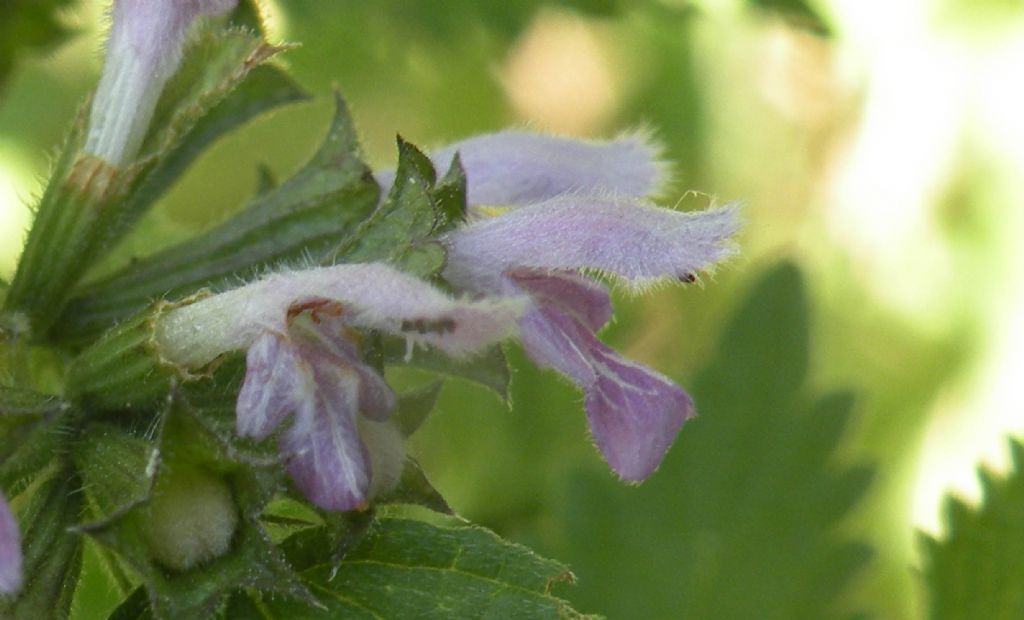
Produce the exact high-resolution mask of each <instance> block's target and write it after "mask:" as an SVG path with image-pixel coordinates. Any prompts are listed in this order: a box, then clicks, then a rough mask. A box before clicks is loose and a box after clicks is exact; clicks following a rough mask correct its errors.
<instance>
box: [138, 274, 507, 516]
mask: <svg viewBox="0 0 1024 620" xmlns="http://www.w3.org/2000/svg"><path fill="white" fill-rule="evenodd" d="M523 310H524V301H523V300H522V299H516V298H502V299H483V300H477V301H469V300H458V299H453V298H451V297H449V296H448V295H446V294H444V293H442V292H441V291H439V290H437V289H435V288H434V287H432V286H430V285H428V284H426V283H425V282H423V281H421V280H419V279H417V278H415V277H413V276H410V275H408V274H405V273H402V272H400V271H397V270H395V269H393V268H391V267H388V266H386V265H383V264H357V265H337V266H334V267H323V268H316V269H308V270H302V271H293V272H287V273H280V274H274V275H271V276H268V277H266V278H263V279H261V280H259V281H257V282H254V283H252V284H249V285H246V286H243V287H240V288H237V289H234V290H231V291H227V292H225V293H221V294H218V295H214V296H212V297H209V298H207V299H203V300H200V301H197V302H195V303H192V304H189V305H185V306H182V307H180V308H176V309H174V310H171V311H169V312H168V313H167V314H165V315H164V316H163V317H161V318H160V320H159V323H158V326H157V343H158V345H159V348H160V353H161V354H162V355H163V356H164V357H165V358H167V359H168V360H169V361H171V362H173V363H176V364H179V365H182V366H184V367H186V368H200V367H202V366H204V365H206V364H207V363H209V362H210V361H212V360H213V359H215V358H216V357H217V356H219V355H220V354H222V353H224V352H225V351H233V350H247V351H248V352H247V356H246V376H245V382H244V384H243V386H242V390H241V392H240V393H239V395H238V403H237V410H236V414H237V431H238V434H239V435H242V436H246V437H253V438H256V439H264V438H266V437H268V436H269V435H270V434H271V433H273V432H274V431H275V430H276V429H277V428H278V427H279V426H280V425H281V424H282V422H284V420H285V419H286V418H287V417H288V416H289V415H291V416H292V417H293V421H292V423H291V426H289V427H288V428H287V429H285V430H284V432H283V433H282V435H281V437H280V441H279V447H280V450H281V451H282V453H283V454H284V455H286V456H287V457H288V458H289V464H288V471H289V473H290V474H291V476H292V479H293V480H294V481H295V484H296V486H298V487H299V489H301V490H302V491H303V493H305V495H306V496H307V497H308V498H309V499H310V500H311V501H313V502H314V503H315V504H317V505H318V506H320V507H322V508H324V509H327V510H352V509H355V508H359V507H361V506H362V505H364V504H365V503H366V502H367V501H368V500H369V499H370V498H372V497H373V496H374V495H375V494H377V493H379V492H380V491H382V490H387V488H386V487H388V485H389V484H391V485H393V483H394V482H396V481H397V475H398V473H400V467H401V465H402V463H403V461H404V453H403V452H402V449H401V441H400V437H399V436H398V431H397V429H396V428H394V427H393V425H391V424H390V423H389V422H387V420H388V416H389V415H390V414H391V412H392V411H393V410H394V408H395V404H396V397H395V394H394V392H392V390H391V388H390V387H388V385H387V384H386V383H385V381H384V379H383V378H382V377H381V376H380V374H379V373H378V372H377V370H376V369H374V368H372V367H371V366H369V365H367V364H366V363H365V362H363V360H362V357H361V355H360V351H359V335H358V334H357V333H356V332H355V330H354V328H360V327H361V328H371V329H376V330H380V331H383V332H387V333H391V334H396V335H400V336H404V337H405V338H407V340H408V341H409V343H410V346H415V345H416V344H418V343H419V344H429V345H432V346H436V347H438V348H440V349H441V350H443V351H445V352H447V353H449V354H451V355H457V356H458V355H462V356H465V355H470V354H472V353H474V352H475V351H478V350H480V349H481V348H483V347H485V346H487V345H489V344H493V343H495V342H498V341H500V340H503V339H505V338H507V337H508V336H510V335H512V333H514V331H515V329H516V323H517V321H518V319H519V317H520V316H521V315H522V312H523ZM368 442H369V443H372V444H373V445H367V443H368Z"/></svg>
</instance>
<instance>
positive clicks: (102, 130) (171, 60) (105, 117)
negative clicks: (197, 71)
mask: <svg viewBox="0 0 1024 620" xmlns="http://www.w3.org/2000/svg"><path fill="white" fill-rule="evenodd" d="M235 3H236V0H115V1H114V8H113V25H112V26H111V29H110V39H109V41H108V43H107V56H106V62H105V63H104V66H103V76H102V77H101V78H100V84H99V87H98V88H97V90H96V96H95V98H94V99H93V102H92V110H91V113H90V116H89V134H88V136H87V138H86V143H85V151H86V152H88V153H91V154H93V155H95V156H97V157H99V158H100V159H103V160H105V161H106V162H108V163H110V164H113V165H114V166H122V165H124V164H126V163H128V162H130V161H131V160H132V158H133V157H134V156H135V154H136V153H137V152H138V150H139V147H140V146H141V145H142V140H143V138H145V136H146V132H147V130H148V128H149V121H150V120H151V119H152V117H153V111H154V110H155V109H156V104H157V101H158V100H159V99H160V93H162V92H163V89H164V85H165V84H166V83H167V80H168V79H169V78H170V77H171V76H172V75H173V74H174V72H175V71H177V69H178V65H179V64H180V62H181V50H182V47H183V45H184V43H185V35H186V34H187V33H188V29H189V26H191V25H192V22H193V21H194V20H195V18H196V17H198V16H200V15H219V14H222V13H226V12H227V11H229V10H231V9H232V8H233V7H234V6H235Z"/></svg>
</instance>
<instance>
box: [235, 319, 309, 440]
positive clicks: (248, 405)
mask: <svg viewBox="0 0 1024 620" xmlns="http://www.w3.org/2000/svg"><path fill="white" fill-rule="evenodd" d="M308 375H309V370H308V369H307V368H304V365H303V362H302V360H300V359H299V357H298V355H297V352H296V350H295V347H294V346H292V344H291V343H290V342H288V341H287V340H285V339H284V338H282V337H281V335H280V334H277V333H274V332H267V333H264V334H262V335H260V336H259V337H257V338H256V341H255V342H254V343H253V344H252V346H251V347H249V351H248V353H247V354H246V357H245V382H244V383H242V389H241V391H240V392H239V393H238V403H237V405H236V416H235V423H236V426H237V431H238V435H239V436H240V437H253V438H255V439H258V440H262V439H266V437H267V436H269V435H270V434H271V433H273V432H274V429H275V428H277V427H278V425H279V424H281V422H283V421H284V419H285V418H286V417H287V416H288V414H290V413H292V412H294V411H295V408H296V406H297V403H298V398H299V396H300V395H301V394H302V393H303V392H304V390H305V389H306V388H305V387H304V383H305V381H306V380H307V379H306V377H307V376H308Z"/></svg>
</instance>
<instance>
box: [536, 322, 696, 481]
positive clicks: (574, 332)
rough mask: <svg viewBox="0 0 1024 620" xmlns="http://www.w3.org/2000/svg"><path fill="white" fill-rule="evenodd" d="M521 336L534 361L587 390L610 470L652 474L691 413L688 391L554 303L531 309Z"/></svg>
mask: <svg viewBox="0 0 1024 620" xmlns="http://www.w3.org/2000/svg"><path fill="white" fill-rule="evenodd" d="M522 340H523V346H524V347H525V349H526V352H527V353H528V354H529V356H530V358H531V359H532V360H533V361H534V362H535V363H537V364H538V365H539V366H542V367H548V368H553V369H555V370H558V371H559V372H562V373H563V374H565V375H566V376H568V377H569V378H570V379H572V381H573V382H574V383H575V384H576V385H577V386H579V387H580V388H581V389H582V390H584V392H585V394H586V396H585V400H584V405H585V408H586V412H587V420H588V421H589V423H590V430H591V432H592V433H593V435H594V440H595V442H596V443H597V446H598V448H599V449H600V450H601V453H602V454H603V455H604V458H605V460H606V461H607V462H608V464H609V465H610V466H611V468H612V469H613V470H614V471H615V472H616V473H617V474H618V475H619V476H621V477H622V478H624V479H626V480H630V481H636V482H639V481H641V480H644V479H645V478H647V477H648V476H650V475H651V473H653V472H654V470H655V469H657V467H658V464H659V463H661V459H662V458H663V457H664V455H665V452H666V451H667V450H668V448H669V446H671V445H672V442H673V441H674V440H675V437H676V435H677V434H678V432H679V429H680V428H681V427H682V425H683V422H685V421H686V420H687V419H688V418H690V417H691V416H692V415H693V401H692V400H691V399H690V397H689V395H687V393H686V392H685V391H684V390H683V389H682V388H680V387H679V386H677V385H675V384H674V383H672V382H671V381H670V380H669V379H667V378H666V377H664V376H662V375H661V374H659V373H657V372H655V371H653V370H651V369H650V368H647V367H645V366H642V365H640V364H637V363H634V362H630V361H629V360H626V359H624V358H622V357H621V356H619V355H618V354H617V353H616V352H615V351H614V350H612V349H611V348H609V347H608V346H607V345H605V344H604V343H603V342H601V341H600V340H598V339H597V338H596V337H595V336H594V334H593V333H592V332H591V331H590V330H589V329H588V328H587V326H585V325H584V324H582V323H581V322H580V321H579V320H577V319H574V318H572V317H570V316H568V315H566V314H564V313H562V312H560V311H559V310H556V309H552V308H550V307H548V308H537V309H535V310H533V311H531V312H529V313H527V315H526V316H525V317H524V318H523V320H522Z"/></svg>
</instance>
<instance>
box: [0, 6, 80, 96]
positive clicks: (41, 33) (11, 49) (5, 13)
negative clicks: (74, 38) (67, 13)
mask: <svg viewBox="0 0 1024 620" xmlns="http://www.w3.org/2000/svg"><path fill="white" fill-rule="evenodd" d="M71 2H72V0H4V2H2V3H0V93H3V87H4V82H5V81H6V79H7V76H8V74H9V73H10V71H11V69H12V68H13V67H14V64H15V62H16V61H17V60H18V57H19V56H21V55H22V54H24V53H25V52H27V51H45V50H49V49H53V48H54V47H56V46H57V45H59V44H60V43H62V42H63V41H64V40H65V39H67V38H68V36H69V35H70V34H72V33H71V32H70V31H69V30H68V29H67V28H66V27H64V26H63V25H62V24H61V23H60V20H59V19H58V14H59V13H60V11H61V10H62V9H65V8H66V7H67V6H68V5H70V4H71Z"/></svg>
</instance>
